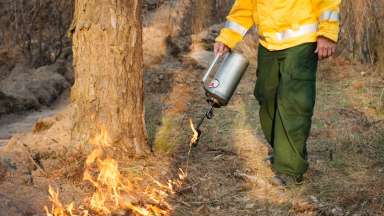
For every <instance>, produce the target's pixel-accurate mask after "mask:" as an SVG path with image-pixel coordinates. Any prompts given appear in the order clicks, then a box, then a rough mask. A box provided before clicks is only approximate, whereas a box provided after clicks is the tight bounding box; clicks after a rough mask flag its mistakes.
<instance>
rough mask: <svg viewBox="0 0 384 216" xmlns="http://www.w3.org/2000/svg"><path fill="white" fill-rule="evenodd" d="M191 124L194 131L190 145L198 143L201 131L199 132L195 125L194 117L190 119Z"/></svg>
mask: <svg viewBox="0 0 384 216" xmlns="http://www.w3.org/2000/svg"><path fill="white" fill-rule="evenodd" d="M189 125H190V126H191V129H192V132H193V135H192V138H191V141H190V145H192V144H194V143H196V142H197V140H198V139H199V133H198V132H197V130H196V128H195V126H194V125H193V122H192V119H189Z"/></svg>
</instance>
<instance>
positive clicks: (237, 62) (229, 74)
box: [202, 52, 249, 107]
mask: <svg viewBox="0 0 384 216" xmlns="http://www.w3.org/2000/svg"><path fill="white" fill-rule="evenodd" d="M221 58H222V57H220V56H215V59H214V60H213V62H212V64H211V65H210V67H209V69H208V71H207V73H206V74H205V75H204V78H203V80H202V81H203V86H204V89H205V91H206V94H207V96H208V97H209V99H211V100H213V102H214V103H215V105H216V106H218V107H220V106H225V105H227V104H228V102H229V100H230V99H231V97H232V95H233V93H234V92H235V90H236V88H237V86H238V85H239V83H240V80H241V78H242V77H243V75H244V72H245V71H246V70H247V68H248V65H249V61H248V59H247V58H246V57H245V56H243V55H242V54H240V53H236V52H232V53H228V54H226V55H225V56H224V57H223V59H222V61H221V63H220V66H219V67H218V69H217V71H216V73H215V75H214V76H213V79H212V80H211V81H210V82H209V83H207V80H208V78H209V76H210V74H211V73H212V72H213V71H214V68H217V67H215V66H216V64H218V63H219V62H220V61H219V60H220V59H221Z"/></svg>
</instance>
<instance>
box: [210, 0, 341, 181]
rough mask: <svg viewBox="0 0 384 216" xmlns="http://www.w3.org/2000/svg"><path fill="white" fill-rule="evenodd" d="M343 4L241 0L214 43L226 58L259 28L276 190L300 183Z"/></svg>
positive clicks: (259, 95)
mask: <svg viewBox="0 0 384 216" xmlns="http://www.w3.org/2000/svg"><path fill="white" fill-rule="evenodd" d="M340 1H341V0H273V1H270V0H236V1H235V3H234V5H233V7H232V10H231V11H230V13H229V15H228V17H227V22H226V24H225V27H224V28H223V29H222V30H221V31H220V34H219V36H218V37H217V38H216V42H215V44H214V52H215V54H217V55H223V54H225V53H226V52H229V51H230V50H231V49H232V48H234V47H235V46H236V44H237V43H238V42H240V41H241V40H242V39H243V37H244V36H245V34H246V33H247V31H248V30H249V29H250V28H251V27H252V26H254V25H255V26H256V28H257V32H258V34H259V49H258V59H257V62H258V68H257V72H256V76H257V81H256V86H255V90H254V95H255V97H256V99H257V100H258V102H259V104H260V110H259V116H260V123H261V127H262V130H263V133H264V135H265V137H266V139H267V141H268V143H269V144H270V145H271V147H272V149H273V151H272V155H271V165H272V169H273V171H274V172H275V173H276V175H275V176H274V177H273V178H272V183H273V184H275V185H289V184H300V183H302V181H303V174H304V173H305V172H306V171H307V169H308V161H307V146H306V141H307V138H308V136H309V132H310V127H311V119H312V115H313V109H314V105H315V97H316V71H317V63H318V60H319V59H320V60H321V59H325V58H328V57H330V56H332V55H333V54H334V53H335V49H336V42H337V40H338V34H339V22H340V15H339V7H340Z"/></svg>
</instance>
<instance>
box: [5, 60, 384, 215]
mask: <svg viewBox="0 0 384 216" xmlns="http://www.w3.org/2000/svg"><path fill="white" fill-rule="evenodd" d="M373 70H374V69H373V68H371V67H368V66H364V65H359V64H353V63H350V62H348V61H345V60H342V59H339V58H337V59H333V60H327V61H323V62H321V65H320V69H319V73H318V87H317V89H318V92H317V104H316V110H315V115H314V118H313V128H312V131H311V137H310V139H309V141H308V147H309V161H310V164H311V166H310V169H309V171H308V173H307V174H306V175H305V183H304V184H303V185H301V186H295V187H291V188H278V187H274V186H272V185H271V184H270V183H269V179H270V177H271V176H272V175H273V173H272V171H271V170H270V167H269V164H268V163H266V162H265V161H264V158H265V156H266V155H267V151H268V147H267V145H266V141H265V140H264V138H263V135H262V132H261V128H260V125H259V120H258V108H259V107H258V103H257V101H256V100H255V98H254V96H253V88H254V84H255V80H256V75H255V71H256V65H254V64H253V65H251V66H250V67H249V70H248V71H247V73H246V75H245V77H244V78H243V80H242V82H241V84H240V86H239V88H238V90H237V91H236V93H235V95H234V97H233V99H232V101H231V102H230V104H229V105H228V106H227V107H223V108H220V109H217V110H215V117H214V118H213V119H212V120H209V121H207V122H206V123H205V124H204V125H203V128H202V130H203V136H202V138H201V140H200V143H199V145H198V147H196V148H192V150H191V153H190V158H188V156H187V155H188V151H189V145H188V144H189V140H190V138H191V134H192V131H191V128H190V126H189V119H193V120H194V121H195V122H196V121H197V119H198V118H199V117H200V116H201V115H202V113H203V111H204V110H205V109H206V107H207V104H206V102H205V97H204V91H203V90H202V88H201V84H200V78H201V76H202V75H203V73H204V69H202V68H201V67H200V66H199V67H197V66H196V64H195V63H193V61H191V60H190V59H189V58H182V59H181V60H177V59H175V58H172V57H166V58H165V59H164V60H163V62H162V63H161V64H159V65H157V66H154V67H152V68H149V69H147V70H146V75H145V86H146V92H145V93H146V120H147V128H148V134H149V141H150V143H151V144H152V146H153V149H154V150H155V153H154V155H153V156H150V157H148V158H144V159H135V160H131V159H127V160H123V161H121V162H120V171H121V173H122V175H123V176H125V177H127V178H129V179H132V182H133V183H134V184H137V188H138V190H140V188H145V186H147V184H146V183H145V181H142V178H143V176H145V175H147V174H149V175H151V176H152V177H153V178H155V179H157V180H159V181H160V182H164V183H166V182H167V180H169V179H170V178H171V177H172V176H173V177H175V178H176V176H177V172H178V170H179V168H181V169H183V170H184V171H187V178H186V179H184V180H183V185H182V187H181V189H180V190H178V192H177V193H174V194H172V195H171V196H168V197H167V198H166V199H167V202H169V203H170V205H171V207H172V210H171V213H170V215H175V216H185V215H212V216H214V215H233V216H238V215H382V214H383V213H384V193H383V191H384V184H383V181H382V179H383V177H384V169H383V167H384V157H383V155H384V147H383V145H382V144H383V142H384V121H383V103H384V102H383V95H381V91H382V89H383V86H382V83H383V82H382V80H380V79H377V77H375V75H374V74H375V73H374V71H373ZM58 107H60V109H59V110H60V111H61V110H62V109H63V107H62V106H58ZM49 112H52V111H49ZM65 112H66V111H64V113H65ZM32 115H34V114H32ZM59 116H60V115H59ZM63 118H64V119H66V117H57V119H59V120H58V123H56V125H58V126H52V125H51V124H49V126H48V127H47V128H44V127H45V126H44V125H45V123H43V124H40V126H38V125H37V126H36V125H35V126H34V130H33V131H34V132H33V135H21V136H16V138H14V141H13V142H12V141H11V142H10V144H9V145H8V146H7V147H6V148H5V149H8V150H6V151H5V152H6V153H7V152H8V153H9V152H10V151H12V152H13V151H15V150H14V149H22V148H21V147H20V146H18V145H17V144H15V143H20V140H21V141H22V145H23V146H28V148H26V149H27V150H25V151H28V152H29V153H30V154H28V155H29V158H32V159H31V161H35V163H34V164H33V168H32V171H31V172H30V173H29V174H25V173H24V174H22V178H20V176H17V174H12V173H8V174H6V175H2V174H1V172H0V174H1V175H0V176H1V178H0V191H1V193H0V200H1V201H2V202H1V204H0V209H2V211H0V215H1V216H3V215H4V216H5V215H43V206H44V205H47V206H49V205H50V204H49V200H48V193H47V189H48V185H53V187H54V188H58V189H59V191H60V197H61V199H62V200H63V202H64V203H69V202H70V201H75V202H76V203H77V204H80V203H83V201H82V200H88V201H89V197H90V194H91V193H92V191H93V189H92V187H90V185H89V184H86V183H84V182H83V181H82V180H81V178H82V171H83V165H82V164H83V162H82V161H83V160H84V157H85V155H84V153H82V152H80V153H79V152H77V154H74V153H73V152H72V153H66V154H65V153H62V152H70V151H68V150H67V149H68V148H71V146H64V147H63V143H64V145H65V143H68V142H66V140H65V139H63V140H64V141H62V140H59V138H50V137H52V136H51V135H47V134H48V133H50V134H52V132H53V134H55V131H56V136H60V135H62V134H63V133H65V131H67V130H68V128H69V127H68V124H67V123H65V121H64V123H60V122H63V120H62V119H63ZM25 119H29V118H25ZM50 119H52V117H48V120H42V121H41V122H50ZM27 123H30V121H29V120H27ZM41 125H43V129H36V128H39V127H40V128H41V127H42V126H41ZM7 127H9V126H7V125H6V124H2V125H1V127H0V131H4V130H7ZM8 129H9V128H8ZM29 130H30V129H29ZM46 131H48V132H46ZM63 131H64V132H63ZM19 132H20V131H19ZM25 132H28V131H25ZM39 139H42V141H41V143H46V142H47V141H44V140H45V139H51V140H53V141H50V142H51V143H52V145H51V144H50V145H51V146H50V147H46V146H41V145H42V144H40V146H39V143H40V140H39ZM31 140H33V142H30V143H29V142H28V141H31ZM57 140H58V141H57ZM58 143H61V144H58ZM34 146H39V147H34ZM50 148H54V150H52V149H51V150H47V149H50ZM73 148H75V147H73ZM10 149H11V150H10ZM63 149H64V150H65V151H62V150H63ZM23 151H24V150H23ZM20 152H21V150H20ZM36 152H38V153H36ZM52 152H54V154H53V153H52ZM6 155H7V154H6ZM18 155H20V154H16V156H18ZM21 155H22V154H21ZM14 157H15V155H13V156H10V157H9V158H10V159H13V158H14ZM9 158H8V159H9ZM2 160H3V162H4V158H2ZM188 160H189V166H188V168H187V167H186V165H187V161H188ZM58 167H59V168H60V169H58ZM0 171H1V170H0ZM138 192H139V191H138Z"/></svg>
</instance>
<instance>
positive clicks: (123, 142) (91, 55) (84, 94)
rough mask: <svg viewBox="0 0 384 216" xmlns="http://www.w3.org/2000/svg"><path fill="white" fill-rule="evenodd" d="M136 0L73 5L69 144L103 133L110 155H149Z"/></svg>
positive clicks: (138, 0)
mask: <svg viewBox="0 0 384 216" xmlns="http://www.w3.org/2000/svg"><path fill="white" fill-rule="evenodd" d="M141 7H142V1H141V0H103V1H96V0H76V1H75V14H74V22H73V24H72V29H71V30H72V32H73V33H74V34H73V53H74V68H75V78H76V81H75V85H74V87H73V89H72V95H71V98H72V101H73V104H74V116H73V128H72V141H73V142H78V143H81V144H86V143H87V142H88V141H89V140H90V139H91V138H93V137H94V136H96V135H98V134H99V133H100V130H103V129H104V130H106V131H107V132H108V135H109V137H110V142H111V143H112V144H113V149H114V150H115V151H116V152H120V153H123V154H128V155H131V156H133V155H135V156H137V155H144V154H146V153H148V152H149V146H148V144H147V136H146V130H145V124H144V105H143V94H144V91H143V69H142V68H143V53H142V29H141Z"/></svg>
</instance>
